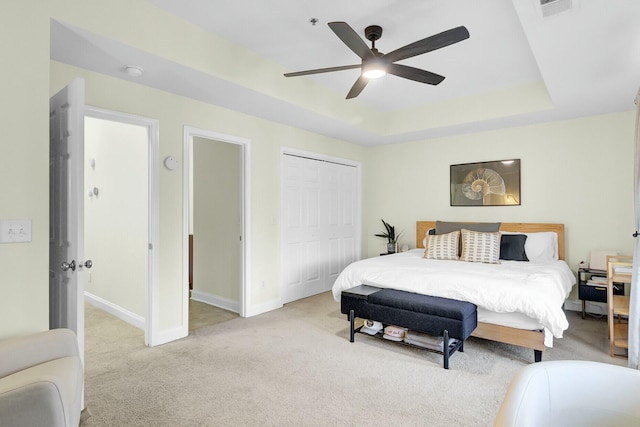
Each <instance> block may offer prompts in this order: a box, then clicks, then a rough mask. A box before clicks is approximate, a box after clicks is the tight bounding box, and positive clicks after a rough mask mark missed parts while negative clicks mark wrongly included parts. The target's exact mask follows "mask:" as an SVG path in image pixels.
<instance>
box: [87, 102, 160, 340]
mask: <svg viewBox="0 0 640 427" xmlns="http://www.w3.org/2000/svg"><path fill="white" fill-rule="evenodd" d="M157 158H158V122H157V121H156V120H152V119H147V118H142V117H138V116H132V115H128V114H124V113H119V112H114V111H108V110H102V109H97V108H93V107H87V108H86V109H85V152H84V159H85V162H84V163H85V168H84V188H85V194H84V216H85V251H86V252H87V253H90V254H91V256H92V257H93V260H94V265H93V267H92V268H91V270H86V271H85V294H84V296H85V301H87V302H88V303H91V304H92V305H94V306H97V307H99V308H101V309H102V310H104V311H106V312H108V313H110V314H112V315H114V316H116V317H118V318H120V319H122V320H124V321H126V322H128V323H130V324H132V325H134V326H136V327H138V328H140V329H143V330H144V332H145V344H146V345H148V346H153V345H156V344H157V343H158V342H157V339H155V336H154V333H155V332H156V331H157V328H155V327H154V326H155V325H156V324H157V317H158V308H157V303H156V298H157V297H156V295H157V289H158V285H157V282H158V260H157V254H158V249H159V248H158V245H157V242H158V241H159V239H158V234H159V233H158V186H157V182H158V168H157V166H156V165H157Z"/></svg>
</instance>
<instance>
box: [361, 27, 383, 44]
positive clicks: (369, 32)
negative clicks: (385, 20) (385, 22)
mask: <svg viewBox="0 0 640 427" xmlns="http://www.w3.org/2000/svg"><path fill="white" fill-rule="evenodd" d="M364 36H365V37H366V38H367V40H369V41H372V42H374V41H376V40H378V39H380V37H382V27H381V26H380V25H369V26H368V27H367V28H365V29H364Z"/></svg>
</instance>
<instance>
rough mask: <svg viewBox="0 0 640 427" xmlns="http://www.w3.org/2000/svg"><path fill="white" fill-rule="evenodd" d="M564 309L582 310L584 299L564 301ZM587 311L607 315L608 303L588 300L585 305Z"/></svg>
mask: <svg viewBox="0 0 640 427" xmlns="http://www.w3.org/2000/svg"><path fill="white" fill-rule="evenodd" d="M564 309H565V310H571V311H580V312H582V300H579V299H575V300H569V299H568V300H566V301H565V302H564ZM584 311H585V313H591V314H596V315H606V314H607V304H606V303H604V302H595V301H586V302H585V307H584Z"/></svg>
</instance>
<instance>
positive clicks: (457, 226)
mask: <svg viewBox="0 0 640 427" xmlns="http://www.w3.org/2000/svg"><path fill="white" fill-rule="evenodd" d="M500 225H502V223H501V222H446V221H436V234H447V233H451V232H452V231H456V230H462V229H463V228H464V229H465V230H471V231H482V232H485V233H486V232H489V233H495V232H497V231H499V230H500Z"/></svg>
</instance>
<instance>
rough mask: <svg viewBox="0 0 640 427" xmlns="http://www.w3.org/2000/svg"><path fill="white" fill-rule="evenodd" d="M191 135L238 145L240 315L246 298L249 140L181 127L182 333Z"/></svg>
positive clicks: (243, 313)
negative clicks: (182, 130)
mask: <svg viewBox="0 0 640 427" xmlns="http://www.w3.org/2000/svg"><path fill="white" fill-rule="evenodd" d="M194 137H199V138H204V139H211V140H215V141H220V142H225V143H228V144H234V145H238V146H239V147H240V180H241V182H240V193H241V194H240V235H241V239H242V240H241V243H240V258H241V259H240V295H239V296H238V297H239V300H240V304H239V308H240V312H239V313H238V314H239V315H240V317H246V314H247V301H248V299H249V292H248V291H249V289H248V287H247V283H249V267H248V266H249V265H250V264H249V253H250V250H249V242H250V241H251V239H250V237H249V236H250V226H249V225H250V222H249V221H248V218H249V217H250V215H249V213H250V203H249V202H250V194H251V193H250V188H249V183H250V182H251V180H250V174H249V168H248V167H247V165H248V164H249V160H250V147H251V140H249V139H246V138H241V137H238V136H234V135H227V134H222V133H218V132H213V131H210V130H206V129H200V128H196V127H192V126H184V134H183V148H182V159H183V161H182V164H183V171H182V173H183V175H182V184H183V189H182V194H183V199H182V327H183V328H184V331H185V335H186V334H188V332H189V213H190V212H189V179H190V176H191V165H190V164H189V163H190V162H189V159H190V156H191V143H192V141H193V138H194Z"/></svg>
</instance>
